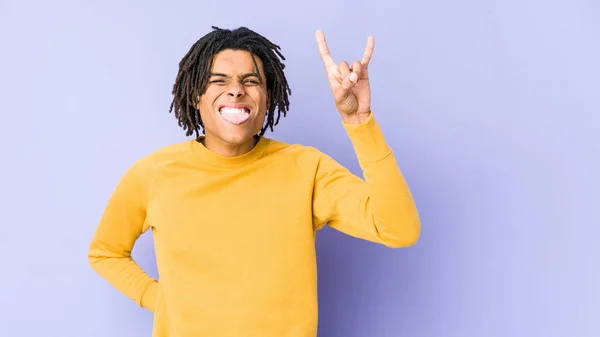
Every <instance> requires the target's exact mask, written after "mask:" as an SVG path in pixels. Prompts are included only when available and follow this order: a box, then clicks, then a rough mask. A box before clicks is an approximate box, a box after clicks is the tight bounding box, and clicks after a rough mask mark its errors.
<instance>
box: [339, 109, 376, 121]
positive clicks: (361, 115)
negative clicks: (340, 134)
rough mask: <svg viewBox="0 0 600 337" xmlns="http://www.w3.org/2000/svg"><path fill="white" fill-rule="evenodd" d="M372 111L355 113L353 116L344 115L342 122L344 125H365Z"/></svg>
mask: <svg viewBox="0 0 600 337" xmlns="http://www.w3.org/2000/svg"><path fill="white" fill-rule="evenodd" d="M370 115H371V111H368V112H362V113H355V114H351V115H342V122H343V123H344V124H363V123H364V122H366V121H367V120H368V119H369V116H370Z"/></svg>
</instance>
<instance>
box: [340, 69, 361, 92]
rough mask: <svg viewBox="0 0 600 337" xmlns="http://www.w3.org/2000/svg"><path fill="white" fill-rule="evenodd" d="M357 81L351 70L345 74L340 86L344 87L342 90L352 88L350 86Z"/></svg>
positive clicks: (356, 76)
mask: <svg viewBox="0 0 600 337" xmlns="http://www.w3.org/2000/svg"><path fill="white" fill-rule="evenodd" d="M357 81H358V75H357V74H356V73H355V72H351V73H350V74H348V76H346V78H345V79H344V81H343V82H342V88H343V89H344V91H348V90H350V89H352V87H354V85H355V84H356V82H357Z"/></svg>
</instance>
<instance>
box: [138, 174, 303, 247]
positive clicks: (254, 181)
mask: <svg viewBox="0 0 600 337" xmlns="http://www.w3.org/2000/svg"><path fill="white" fill-rule="evenodd" d="M274 165H276V164H274ZM311 189H312V186H311V183H310V181H309V180H308V179H307V178H306V177H305V176H303V175H302V174H301V173H300V172H299V171H297V170H290V169H289V168H284V167H281V168H278V167H270V169H269V171H268V172H261V171H260V170H259V171H256V170H241V169H239V170H225V171H213V172H210V171H208V172H207V171H202V170H194V169H193V168H185V167H175V168H167V169H165V170H164V171H163V172H161V173H160V174H159V175H158V176H157V178H156V179H155V181H154V185H153V191H152V193H151V200H150V202H149V208H148V214H147V216H148V222H149V224H150V225H151V226H152V227H153V232H154V237H155V245H156V246H157V249H161V250H163V251H165V252H170V253H171V254H175V255H185V254H190V253H193V254H195V255H198V254H200V255H203V254H204V255H212V254H219V253H225V252H226V253H227V254H225V256H231V254H232V253H231V252H235V251H239V252H242V253H240V254H242V255H243V254H249V253H248V252H254V253H255V254H258V253H260V252H262V254H265V255H269V254H273V252H275V253H277V252H280V253H284V252H286V251H288V250H290V249H295V248H298V247H299V246H306V245H309V244H312V242H313V241H312V240H313V237H314V232H313V227H312V213H311ZM260 247H269V249H270V251H264V250H263V248H260ZM243 252H246V253H243ZM236 258H240V256H236Z"/></svg>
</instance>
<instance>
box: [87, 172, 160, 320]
mask: <svg viewBox="0 0 600 337" xmlns="http://www.w3.org/2000/svg"><path fill="white" fill-rule="evenodd" d="M151 171H153V170H149V169H148V168H147V167H144V166H143V165H142V164H141V162H138V163H136V164H134V165H133V166H132V167H130V168H129V169H128V170H127V172H126V173H125V174H124V176H123V177H122V178H121V180H120V181H119V183H118V185H117V187H116V189H115V190H114V191H113V193H112V195H111V197H110V199H109V201H108V204H107V206H106V208H105V210H104V213H103V215H102V217H101V219H100V223H99V224H98V227H97V229H96V232H95V233H94V236H93V238H92V242H91V245H90V247H89V251H88V259H89V262H90V264H91V266H92V268H93V269H94V270H95V271H96V272H97V273H98V274H99V275H100V276H101V277H103V278H104V279H105V280H107V281H108V282H109V283H110V284H111V285H113V286H114V287H115V288H116V289H117V290H119V291H120V292H121V293H123V294H124V295H126V296H127V297H129V298H130V299H131V300H133V301H134V302H135V303H136V304H137V305H139V306H141V307H143V308H146V309H148V310H150V311H152V312H153V311H154V309H155V308H154V305H155V302H156V296H157V289H158V281H157V280H156V279H154V278H152V277H150V276H149V275H148V274H147V273H146V272H145V271H144V270H143V269H142V268H141V267H140V266H139V265H138V264H137V263H136V262H135V261H134V260H133V258H132V257H131V251H132V250H133V246H134V244H135V242H136V241H137V239H138V238H139V237H140V235H142V234H143V233H144V232H146V231H147V230H148V229H149V227H148V225H147V223H146V205H147V202H146V201H147V196H148V185H149V182H150V180H151V173H150V172H151Z"/></svg>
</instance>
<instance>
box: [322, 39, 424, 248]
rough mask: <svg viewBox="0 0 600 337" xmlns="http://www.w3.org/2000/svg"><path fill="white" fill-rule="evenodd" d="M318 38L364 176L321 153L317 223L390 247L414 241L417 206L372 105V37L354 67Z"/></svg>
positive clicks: (415, 238) (334, 93) (345, 126)
mask: <svg viewBox="0 0 600 337" xmlns="http://www.w3.org/2000/svg"><path fill="white" fill-rule="evenodd" d="M316 37H317V44H318V46H319V52H320V55H321V58H322V60H323V63H324V65H325V70H326V72H327V78H328V81H329V85H330V87H331V90H332V93H333V96H334V98H335V102H336V107H337V109H338V111H339V112H340V115H341V116H342V121H343V125H344V128H345V130H346V132H347V134H348V136H349V138H350V140H351V142H352V144H353V146H354V150H355V152H356V155H357V158H358V161H359V164H360V167H361V169H362V171H363V175H364V180H362V179H360V178H359V177H357V176H355V175H353V174H352V173H351V172H349V171H348V170H347V169H345V168H344V167H342V166H341V165H339V164H338V163H337V162H335V161H334V160H333V159H331V158H330V157H328V156H325V155H321V157H320V160H319V165H318V168H317V173H316V177H315V186H314V191H313V192H314V199H313V200H314V202H313V214H314V218H313V220H314V222H315V225H316V227H317V228H320V227H321V226H323V225H324V224H325V223H328V224H329V225H330V226H331V227H333V228H336V229H338V230H340V231H342V232H344V233H347V234H349V235H352V236H355V237H358V238H363V239H366V240H369V241H373V242H378V243H382V244H385V245H386V246H389V247H406V246H410V245H413V244H414V243H416V241H417V240H418V238H419V235H420V231H421V226H420V221H419V216H418V212H417V208H416V206H415V203H414V200H413V198H412V196H411V193H410V190H409V188H408V186H407V184H406V181H405V180H404V177H403V176H402V174H401V172H400V169H399V168H398V165H397V163H396V159H395V157H394V154H393V152H392V150H391V148H390V147H389V146H388V144H387V143H386V141H385V139H384V137H383V134H382V132H381V129H380V128H379V126H378V125H377V122H376V121H375V118H374V116H373V114H372V112H371V107H370V103H371V102H370V100H371V98H370V85H369V75H368V65H369V62H370V60H371V56H372V54H373V49H374V45H375V41H374V38H373V37H369V39H368V41H367V47H366V49H365V52H364V54H363V57H362V60H361V61H360V62H359V61H355V62H354V63H353V65H352V68H350V67H349V65H348V63H346V62H345V61H343V62H341V63H340V64H339V65H336V64H335V63H334V61H333V59H332V57H331V54H330V52H329V49H328V47H327V43H326V41H325V36H324V35H323V32H322V31H320V30H319V31H317V35H316Z"/></svg>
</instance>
